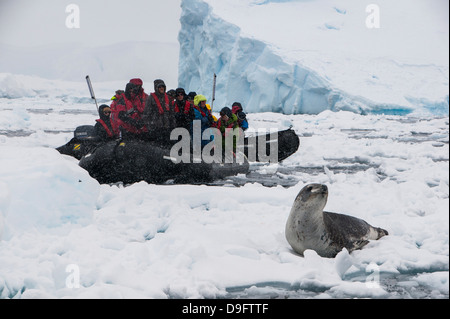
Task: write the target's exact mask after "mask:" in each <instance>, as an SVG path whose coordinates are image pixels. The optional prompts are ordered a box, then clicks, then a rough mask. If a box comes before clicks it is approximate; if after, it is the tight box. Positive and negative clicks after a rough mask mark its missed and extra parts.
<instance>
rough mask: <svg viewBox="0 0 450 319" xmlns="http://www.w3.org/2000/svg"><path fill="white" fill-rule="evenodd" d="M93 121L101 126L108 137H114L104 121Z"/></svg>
mask: <svg viewBox="0 0 450 319" xmlns="http://www.w3.org/2000/svg"><path fill="white" fill-rule="evenodd" d="M95 121H97V122H99V123H100V124H101V125H102V126H103V128H104V129H105V131H106V134H108V136H109V137H114V134H113V132H111V130H110V129H109V127H108V125H106V123H105V121H103V120H102V119H97V120H95Z"/></svg>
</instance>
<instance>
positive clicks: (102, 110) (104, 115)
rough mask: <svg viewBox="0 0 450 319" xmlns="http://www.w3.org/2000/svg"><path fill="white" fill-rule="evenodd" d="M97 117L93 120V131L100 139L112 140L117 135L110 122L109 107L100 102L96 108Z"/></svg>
mask: <svg viewBox="0 0 450 319" xmlns="http://www.w3.org/2000/svg"><path fill="white" fill-rule="evenodd" d="M98 114H99V116H100V118H99V119H97V120H95V121H96V123H95V126H94V132H95V135H96V136H98V137H99V138H100V139H101V140H102V141H107V140H113V139H115V138H116V137H117V135H116V134H115V133H114V130H113V126H112V123H111V108H110V107H109V106H108V105H106V104H102V105H100V107H99V108H98Z"/></svg>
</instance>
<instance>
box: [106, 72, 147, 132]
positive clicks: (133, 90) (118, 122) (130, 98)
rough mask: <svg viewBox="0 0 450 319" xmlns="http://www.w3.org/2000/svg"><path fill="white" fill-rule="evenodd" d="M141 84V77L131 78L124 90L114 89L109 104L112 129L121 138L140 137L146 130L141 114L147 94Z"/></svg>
mask: <svg viewBox="0 0 450 319" xmlns="http://www.w3.org/2000/svg"><path fill="white" fill-rule="evenodd" d="M142 85H143V82H142V80H141V79H137V78H136V79H131V80H130V82H129V83H127V85H126V87H125V91H124V92H123V91H116V95H115V96H114V101H113V102H112V104H111V111H112V114H111V116H112V120H113V129H114V132H115V134H118V135H120V136H121V137H122V138H130V137H131V138H135V137H138V138H141V137H143V136H144V134H145V133H146V132H147V128H146V127H145V125H144V122H143V119H142V116H143V114H144V108H145V104H146V103H147V99H148V95H147V94H146V93H145V92H144V89H143V88H142ZM122 92H123V93H122Z"/></svg>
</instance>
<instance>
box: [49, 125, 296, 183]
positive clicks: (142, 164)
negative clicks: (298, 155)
mask: <svg viewBox="0 0 450 319" xmlns="http://www.w3.org/2000/svg"><path fill="white" fill-rule="evenodd" d="M275 134H276V135H275V136H276V140H277V142H278V145H277V146H278V150H277V151H278V158H277V160H278V161H282V160H284V159H285V158H287V157H288V156H290V155H292V154H293V153H295V152H296V151H297V149H298V147H299V145H300V140H299V138H298V136H297V135H296V134H295V132H294V130H292V129H287V130H284V131H279V132H276V133H275ZM273 137H274V135H270V134H267V135H266V136H265V138H261V139H259V138H245V139H244V152H243V153H244V154H245V156H244V154H237V155H236V154H232V155H231V154H229V155H228V158H227V159H223V160H217V161H216V162H214V161H213V162H211V163H210V162H208V163H207V162H205V161H204V160H203V159H202V160H200V161H195V160H194V159H193V158H192V155H191V157H190V160H189V161H188V162H187V163H183V162H180V163H176V161H175V159H174V158H173V157H172V156H171V154H170V151H171V146H162V145H160V144H158V143H156V142H152V141H143V140H138V139H131V140H113V141H109V142H102V141H100V140H99V139H98V138H96V137H95V136H94V135H93V126H91V125H84V126H80V127H77V129H76V130H75V132H74V138H73V139H71V140H70V141H69V142H68V143H67V144H65V145H63V146H61V147H58V148H57V150H58V151H59V152H60V153H61V154H66V155H70V156H73V157H75V158H77V159H79V160H80V162H79V165H80V166H81V167H82V168H84V169H85V170H87V171H88V172H89V174H90V175H91V176H92V177H93V178H95V179H96V180H97V181H98V182H99V183H102V184H109V183H117V182H123V183H125V184H130V183H135V182H139V181H147V182H149V183H163V182H165V181H167V180H171V179H173V180H174V181H175V182H179V183H196V182H208V181H213V180H217V179H223V178H225V177H227V176H233V175H237V174H246V173H248V171H249V162H248V159H247V156H249V155H250V157H251V158H252V160H255V161H260V160H261V158H260V157H261V156H259V155H258V152H256V158H255V153H252V152H253V150H254V149H255V148H256V149H258V143H261V142H263V143H265V144H266V146H265V147H264V146H262V147H261V150H263V149H265V150H266V154H270V145H271V143H273V142H274V141H273ZM270 138H272V140H271V139H270ZM255 143H256V144H255ZM240 155H241V156H240Z"/></svg>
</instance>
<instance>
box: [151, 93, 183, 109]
mask: <svg viewBox="0 0 450 319" xmlns="http://www.w3.org/2000/svg"><path fill="white" fill-rule="evenodd" d="M151 95H152V96H153V98H154V99H155V102H156V106H157V107H158V111H159V114H163V113H164V109H163V107H162V105H161V101H160V100H159V99H158V96H156V93H151ZM164 106H165V109H166V111H170V106H169V97H168V96H167V93H164ZM177 110H178V107H177V108H176V109H175V112H179V110H178V111H177Z"/></svg>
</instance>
